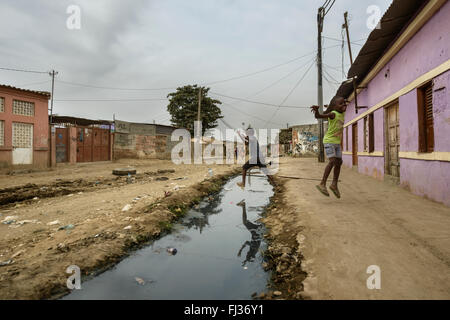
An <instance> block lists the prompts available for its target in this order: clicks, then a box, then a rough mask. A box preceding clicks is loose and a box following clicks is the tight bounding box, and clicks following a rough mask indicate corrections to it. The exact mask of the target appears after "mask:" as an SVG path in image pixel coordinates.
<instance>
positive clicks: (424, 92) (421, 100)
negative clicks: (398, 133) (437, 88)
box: [417, 82, 434, 152]
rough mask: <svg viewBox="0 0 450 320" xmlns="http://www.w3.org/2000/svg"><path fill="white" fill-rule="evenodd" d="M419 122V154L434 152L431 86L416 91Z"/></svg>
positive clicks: (430, 84) (429, 84)
mask: <svg viewBox="0 0 450 320" xmlns="http://www.w3.org/2000/svg"><path fill="white" fill-rule="evenodd" d="M417 99H418V101H417V102H418V103H417V108H418V110H417V111H418V112H417V113H418V120H419V121H418V122H419V152H433V151H434V120H433V84H432V82H429V83H428V84H426V85H425V86H423V87H422V88H419V89H418V90H417Z"/></svg>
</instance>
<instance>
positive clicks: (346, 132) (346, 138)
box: [345, 126, 348, 151]
mask: <svg viewBox="0 0 450 320" xmlns="http://www.w3.org/2000/svg"><path fill="white" fill-rule="evenodd" d="M345 151H348V126H347V127H345Z"/></svg>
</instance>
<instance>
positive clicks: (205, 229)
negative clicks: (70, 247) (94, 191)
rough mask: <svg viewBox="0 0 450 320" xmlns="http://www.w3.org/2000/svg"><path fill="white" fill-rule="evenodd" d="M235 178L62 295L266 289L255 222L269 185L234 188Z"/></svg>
mask: <svg viewBox="0 0 450 320" xmlns="http://www.w3.org/2000/svg"><path fill="white" fill-rule="evenodd" d="M239 180H240V177H236V178H233V179H231V180H230V181H228V182H227V183H226V185H225V186H224V188H223V190H222V191H221V192H219V194H217V195H215V196H213V197H207V198H205V199H204V200H203V201H202V202H201V203H200V204H199V205H198V206H196V207H195V208H194V209H192V210H189V212H188V213H187V214H186V216H185V217H184V218H183V219H182V220H181V221H180V222H179V223H177V224H175V225H174V229H173V231H172V233H171V234H168V235H166V236H164V237H162V238H160V239H158V240H156V241H154V242H153V243H152V244H151V245H149V246H147V247H145V248H142V249H140V250H137V251H135V252H133V253H132V254H131V255H130V256H129V257H128V258H126V259H124V260H122V261H121V262H120V263H118V264H117V265H116V266H115V267H114V268H112V269H110V270H108V271H106V272H104V273H102V274H100V275H98V276H96V277H95V278H92V279H89V280H87V279H82V284H81V286H82V289H81V290H74V291H73V292H72V293H71V294H69V295H67V296H65V297H64V299H68V300H80V299H82V300H84V299H113V300H114V299H152V300H166V299H167V300H185V299H192V300H197V299H202V300H205V299H206V300H220V299H226V300H235V299H250V297H251V294H252V293H253V292H261V291H263V290H265V289H266V286H267V282H268V281H269V278H270V277H269V276H270V275H269V274H268V273H266V272H265V271H264V269H263V267H262V262H263V260H264V256H263V255H262V254H261V251H264V249H265V247H266V246H267V244H266V243H265V241H264V238H263V237H262V234H263V232H264V227H263V225H262V224H261V225H258V224H257V222H255V221H258V219H259V218H261V214H262V213H263V211H264V208H265V207H266V206H267V205H268V204H269V199H270V197H271V196H272V195H273V189H272V186H271V185H270V184H269V183H268V182H267V180H266V179H265V178H264V177H253V179H252V180H253V181H252V185H251V186H250V185H247V188H246V190H244V191H243V190H241V189H240V188H235V185H236V182H237V181H239ZM251 190H265V193H261V192H251ZM243 198H244V199H245V202H244V201H242V202H241V203H239V206H236V203H237V202H238V201H240V200H241V199H243ZM249 232H250V235H249ZM167 248H175V249H176V250H177V254H176V255H172V254H170V253H168V252H167ZM247 250H248V251H247ZM237 252H238V254H237V255H236V253H237ZM241 254H242V255H245V259H244V258H243V257H240V256H241ZM242 260H243V261H242ZM136 279H139V281H137V280H136ZM141 280H142V281H141Z"/></svg>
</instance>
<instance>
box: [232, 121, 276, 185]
mask: <svg viewBox="0 0 450 320" xmlns="http://www.w3.org/2000/svg"><path fill="white" fill-rule="evenodd" d="M238 134H239V137H240V138H241V139H242V141H244V143H248V148H249V149H248V150H249V160H248V161H247V162H246V163H245V164H244V165H243V166H242V182H238V183H237V185H238V186H239V187H241V188H242V189H243V188H244V187H245V177H246V175H247V171H248V170H249V169H250V168H252V167H259V168H260V169H261V171H262V172H263V173H264V174H265V175H266V176H267V177H268V178H269V180H270V182H271V183H272V184H274V183H275V182H274V180H273V178H272V176H271V175H269V174H268V170H267V165H266V160H265V159H264V156H263V154H261V153H260V150H259V142H258V139H256V137H255V130H254V129H253V128H248V129H247V136H246V137H245V136H244V135H242V134H241V133H240V132H238ZM255 149H256V150H255ZM269 164H270V163H269Z"/></svg>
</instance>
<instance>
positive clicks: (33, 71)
mask: <svg viewBox="0 0 450 320" xmlns="http://www.w3.org/2000/svg"><path fill="white" fill-rule="evenodd" d="M0 70H6V71H16V72H27V73H39V74H48V71H36V70H24V69H13V68H0Z"/></svg>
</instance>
